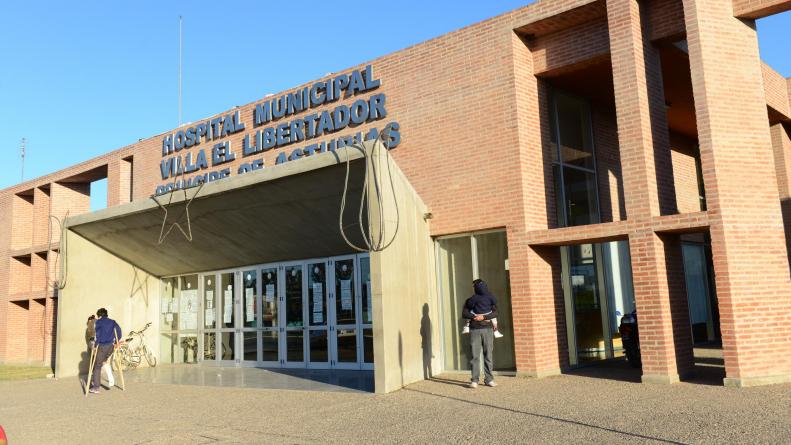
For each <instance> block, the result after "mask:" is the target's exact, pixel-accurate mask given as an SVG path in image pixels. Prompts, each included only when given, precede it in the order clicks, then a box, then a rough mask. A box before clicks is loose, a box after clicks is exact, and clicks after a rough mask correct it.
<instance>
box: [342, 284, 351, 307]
mask: <svg viewBox="0 0 791 445" xmlns="http://www.w3.org/2000/svg"><path fill="white" fill-rule="evenodd" d="M341 309H343V310H344V311H350V310H352V280H341Z"/></svg>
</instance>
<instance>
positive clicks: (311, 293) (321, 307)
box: [305, 259, 331, 368]
mask: <svg viewBox="0 0 791 445" xmlns="http://www.w3.org/2000/svg"><path fill="white" fill-rule="evenodd" d="M327 264H328V261H327V260H325V259H322V260H310V261H307V262H306V264H305V269H306V270H307V288H306V289H305V290H306V295H305V296H306V301H305V306H306V307H307V312H308V314H307V318H308V323H307V325H308V330H307V343H308V345H307V352H308V367H309V368H328V367H330V366H331V365H330V348H329V326H330V323H329V319H328V318H329V311H328V310H327V309H328V308H327V296H328V292H327Z"/></svg>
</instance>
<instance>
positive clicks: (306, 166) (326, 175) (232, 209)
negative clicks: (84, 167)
mask: <svg viewBox="0 0 791 445" xmlns="http://www.w3.org/2000/svg"><path fill="white" fill-rule="evenodd" d="M363 156H364V155H363V153H362V152H361V150H359V149H357V148H351V147H347V148H342V149H339V150H337V151H336V152H327V153H322V154H318V155H313V156H310V157H306V158H303V159H300V160H298V161H292V162H287V163H284V164H280V165H277V166H274V167H267V168H264V169H261V170H257V171H252V172H248V173H245V174H243V175H238V176H232V177H229V178H225V179H222V180H220V181H216V182H211V183H208V184H205V185H204V186H203V188H202V189H200V193H199V194H198V195H197V197H195V198H194V200H192V202H191V203H190V202H189V201H190V198H192V196H193V194H194V193H195V192H196V191H197V190H198V189H197V188H192V189H188V190H187V193H186V195H187V196H186V199H185V194H184V192H183V191H177V192H174V193H173V196H172V201H170V202H171V204H170V205H168V206H167V209H168V220H167V222H166V224H165V226H164V229H165V230H166V231H167V230H168V229H169V228H170V226H171V224H172V223H174V222H179V223H180V225H181V226H182V227H183V228H184V229H185V230H187V225H186V222H187V221H186V216H184V217H182V218H181V219H178V217H179V215H182V214H183V212H184V209H185V207H186V206H187V203H189V217H190V225H191V231H192V237H193V240H192V242H190V241H188V240H187V238H186V237H185V236H184V235H183V234H182V233H181V232H180V231H179V230H178V228H174V229H173V230H172V231H171V232H170V234H169V236H168V237H167V238H165V240H164V241H163V242H162V244H159V236H160V229H161V228H162V221H163V217H164V216H165V214H164V211H163V210H162V209H161V208H159V206H158V205H157V203H156V202H154V200H153V199H144V200H139V201H135V202H132V203H129V204H124V205H121V206H116V207H112V208H107V209H103V210H99V211H95V212H92V213H87V214H83V215H78V216H73V217H69V218H68V219H67V220H66V223H65V226H66V228H67V230H71V231H73V232H74V233H76V234H78V235H80V236H82V237H83V238H86V239H87V240H89V241H91V242H92V243H94V244H96V245H98V246H99V247H101V248H103V249H105V250H107V251H108V252H110V253H112V254H113V255H115V256H117V257H119V258H121V259H123V260H124V261H127V262H128V263H130V264H132V265H134V266H135V267H138V268H140V269H142V270H144V271H146V272H148V273H150V274H152V275H155V276H166V275H176V274H183V273H189V272H201V271H211V270H220V269H225V268H230V267H237V266H242V265H252V264H263V263H268V262H275V261H285V260H293V259H300V258H311V257H323V256H331V255H338V254H343V253H352V252H353V251H354V250H353V249H352V248H351V247H349V245H348V244H347V243H346V242H345V241H344V239H343V237H342V236H341V233H340V229H339V222H338V217H339V213H340V205H341V199H342V195H343V190H344V182H345V177H346V172H347V159H348V168H349V186H348V190H347V194H346V212H345V215H344V224H345V225H346V226H349V227H348V228H347V229H346V232H347V236H349V238H350V240H351V241H352V242H354V243H355V244H356V245H362V244H363V242H362V238H361V236H360V229H359V225H358V224H357V221H358V215H359V209H360V202H361V197H362V190H363V180H364V174H365V160H364V159H363ZM159 201H160V202H162V203H167V202H168V201H169V197H168V196H167V195H163V196H161V197H159ZM364 223H366V224H367V221H364ZM66 249H67V248H66ZM66 255H68V253H66Z"/></svg>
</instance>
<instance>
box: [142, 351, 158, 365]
mask: <svg viewBox="0 0 791 445" xmlns="http://www.w3.org/2000/svg"><path fill="white" fill-rule="evenodd" d="M143 355H144V356H145V358H146V362H148V366H150V367H152V368H153V367H155V366H156V365H157V358H156V357H155V356H154V353H153V352H151V351H149V350H148V347H147V346H143Z"/></svg>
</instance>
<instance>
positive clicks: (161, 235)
mask: <svg viewBox="0 0 791 445" xmlns="http://www.w3.org/2000/svg"><path fill="white" fill-rule="evenodd" d="M184 173H185V169H184V168H182V169H181V175H180V176H181V184H182V187H181V189H180V190H181V191H183V192H184V202H185V203H186V205H185V206H184V211H183V212H181V214H180V215H179V216H178V218H176V220H175V221H176V222H174V223H171V224H170V227H168V229H167V231H165V225H167V222H168V209H167V206H169V205H170V204H171V203H172V202H173V194H174V193H176V192H177V191H178V190H171V191H170V192H169V195H170V196H169V198H168V202H167V204H164V205H163V204H162V203H161V202H159V199H158V197H157V195H151V199H153V200H154V202H156V203H157V205H158V206H159V208H160V209H162V211H163V212H165V214H164V215H163V218H162V227H160V229H159V241H157V245H162V243H163V242H164V241H165V238H167V237H168V235H170V232H171V231H173V229H174V228H177V229H179V231H180V232H181V234H182V235H184V238H186V239H187V241H189V242H192V224H190V204H192V201H193V200H194V199H195V197H196V196H198V194H199V193H200V191H201V189H202V188H203V184H204V182H203V181H201V183H200V185H199V186H198V189H197V190H196V191H195V193H194V194H193V195H192V198H188V196H187V187H186V186H185V185H186V183H187V182H186V180H185V179H184ZM191 188H194V187H191ZM160 196H161V195H160ZM184 215H186V216H187V230H186V231H185V230H184V228H183V227H181V224H180V223H179V221H181V218H183V217H184Z"/></svg>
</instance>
